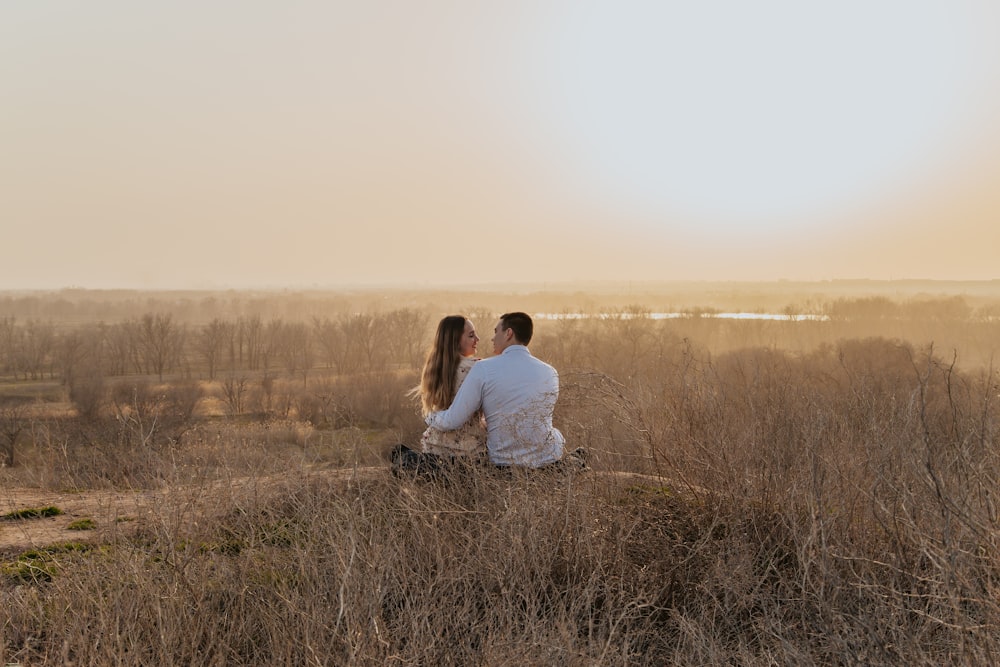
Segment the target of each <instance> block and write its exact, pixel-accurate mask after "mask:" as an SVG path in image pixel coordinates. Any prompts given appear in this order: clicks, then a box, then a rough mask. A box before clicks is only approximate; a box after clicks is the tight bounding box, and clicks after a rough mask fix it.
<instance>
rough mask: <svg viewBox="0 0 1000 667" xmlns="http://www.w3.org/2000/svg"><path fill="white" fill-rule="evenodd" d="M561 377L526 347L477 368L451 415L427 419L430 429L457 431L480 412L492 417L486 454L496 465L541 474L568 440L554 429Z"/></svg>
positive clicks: (432, 415) (434, 414) (510, 350)
mask: <svg viewBox="0 0 1000 667" xmlns="http://www.w3.org/2000/svg"><path fill="white" fill-rule="evenodd" d="M557 398H559V374H558V373H557V372H556V369H554V368H552V366H549V365H548V364H547V363H545V362H544V361H541V360H539V359H536V358H535V357H533V356H532V355H531V352H529V351H528V348H527V347H525V346H524V345H511V346H509V347H507V348H506V349H505V350H504V351H503V352H502V353H500V354H499V355H497V356H495V357H490V358H489V359H483V360H482V361H480V362H478V363H476V365H475V366H473V367H472V370H470V371H469V375H468V376H467V377H466V378H465V382H463V383H462V386H461V388H459V390H458V393H457V394H456V395H455V400H454V401H452V404H451V407H449V408H448V409H447V410H440V411H438V412H432V413H430V414H429V415H427V419H426V422H427V425H428V426H433V427H434V428H437V429H440V430H442V431H453V430H455V429H457V428H459V427H461V426H462V424H464V423H466V422H467V421H468V420H469V418H470V417H471V416H472V415H473V413H475V411H476V410H479V409H482V411H483V416H484V417H486V431H487V434H486V448H487V450H489V454H490V461H491V462H493V463H494V464H496V465H519V466H528V467H531V468H537V467H539V466H543V465H546V464H547V463H552V462H554V461H558V460H559V459H561V458H562V455H563V444H565V438H563V435H562V433H560V432H559V429H557V428H554V427H553V426H552V411H553V409H554V408H555V405H556V399H557Z"/></svg>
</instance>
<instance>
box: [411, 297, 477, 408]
mask: <svg viewBox="0 0 1000 667" xmlns="http://www.w3.org/2000/svg"><path fill="white" fill-rule="evenodd" d="M466 321H467V320H466V317H465V316H464V315H448V316H447V317H445V318H443V319H442V320H441V321H440V322H438V327H437V333H435V334H434V345H433V346H432V347H431V350H430V352H428V353H427V361H425V362H424V371H423V374H421V376H420V403H421V406H422V408H423V411H424V414H427V413H429V412H434V411H435V410H444V409H446V408H448V407H449V406H450V405H451V402H452V401H453V400H455V384H456V383H455V375H456V371H457V370H458V364H459V362H461V361H462V355H461V354H460V353H459V349H460V348H459V346H460V344H461V340H462V335H463V334H464V333H465V322H466Z"/></svg>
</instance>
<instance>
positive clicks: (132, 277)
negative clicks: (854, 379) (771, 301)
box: [0, 0, 1000, 289]
mask: <svg viewBox="0 0 1000 667" xmlns="http://www.w3.org/2000/svg"><path fill="white" fill-rule="evenodd" d="M998 121H1000V5H998V4H997V3H996V2H992V1H989V0H909V1H904V0H867V1H862V0H841V1H840V2H836V3H834V2H829V3H803V2H799V1H796V0H763V1H761V2H754V3H747V2H741V1H739V0H715V1H709V2H698V3H694V2H655V1H648V2H628V1H626V2H597V1H594V0H578V1H576V2H551V1H548V0H539V1H536V2H518V1H515V2H504V3H493V2H490V3H487V2H450V1H449V2H443V1H431V2H422V3H415V2H398V1H397V2H388V1H385V0H371V1H366V2H294V1H293V2H289V3H270V2H259V1H256V0H242V1H235V0H230V1H222V2H211V3H196V2H189V1H187V0H179V1H178V2H170V3H159V4H157V5H152V4H150V3H134V2H126V1H124V0H121V1H105V0H97V1H96V2H53V3H38V2H8V3H3V5H2V6H0V230H2V236H0V238H2V246H0V247H2V249H3V252H2V254H0V289H31V288H39V289H49V288H60V287H67V286H81V287H95V288H104V287H134V288H171V287H176V288H189V287H211V288H218V287H311V286H319V287H332V286H338V285H366V284H367V285H387V284H406V285H414V284H417V285H419V284H427V285H456V286H467V285H472V284H477V283H494V284H495V283H500V282H505V281H510V282H517V283H523V282H543V281H544V282H562V281H574V280H579V279H587V280H603V279H611V280H688V279H690V280H716V279H718V280H741V279H745V280H769V279H779V278H788V279H802V280H814V279H834V278H874V279H888V278H939V279H963V280H964V279H994V278H1000V122H998Z"/></svg>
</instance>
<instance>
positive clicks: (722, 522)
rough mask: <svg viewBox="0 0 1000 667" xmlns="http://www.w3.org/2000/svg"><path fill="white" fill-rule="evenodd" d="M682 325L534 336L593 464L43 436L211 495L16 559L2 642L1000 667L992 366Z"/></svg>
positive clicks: (568, 659)
mask: <svg viewBox="0 0 1000 667" xmlns="http://www.w3.org/2000/svg"><path fill="white" fill-rule="evenodd" d="M696 324H698V323H694V322H692V323H684V324H683V326H684V327H693V326H694V325H696ZM809 326H811V325H809ZM680 333H681V332H680V331H679V330H678V329H677V326H676V325H675V324H674V323H654V322H649V321H638V322H632V323H628V322H604V323H589V324H573V325H567V327H566V329H565V330H562V331H561V332H560V333H559V335H558V336H552V337H549V338H546V337H545V336H544V335H543V336H540V337H539V340H538V342H537V346H536V344H535V343H533V348H535V350H536V354H538V356H540V357H543V358H546V359H550V360H552V361H553V362H554V363H555V364H556V366H557V367H558V368H560V370H561V375H562V382H563V393H562V396H561V399H560V404H559V406H558V411H557V422H558V425H559V426H560V427H561V428H562V429H563V430H564V432H565V433H566V434H567V435H568V436H569V439H570V441H571V442H572V443H573V444H574V446H575V445H577V444H582V445H584V446H586V447H587V448H588V449H589V450H590V453H591V456H592V462H593V468H594V469H593V470H592V471H590V472H588V473H584V474H583V475H577V476H570V477H558V476H556V477H553V476H545V475H540V476H534V477H532V476H513V477H505V476H500V475H497V474H494V473H489V472H486V471H467V472H465V473H463V474H460V475H458V474H456V477H455V478H454V479H450V480H446V482H445V483H418V482H415V481H412V480H405V479H404V480H397V479H394V478H392V477H390V476H389V475H388V473H387V471H386V470H385V469H384V468H380V469H378V470H377V471H376V472H375V473H374V474H367V475H361V474H353V473H350V472H349V473H343V474H340V475H332V474H330V471H332V470H335V469H337V468H342V469H346V470H349V471H350V470H356V469H358V468H356V466H363V465H369V464H373V463H376V464H377V463H378V462H379V461H380V457H381V456H382V455H383V452H384V451H385V450H386V449H387V447H388V446H389V445H390V444H391V443H392V442H393V441H394V439H399V438H402V437H403V436H404V431H402V430H399V429H394V428H386V425H385V424H382V425H381V428H379V429H372V428H370V426H371V424H353V425H351V426H349V427H347V428H335V427H332V426H330V425H328V426H322V427H320V426H317V425H310V424H306V423H304V422H302V421H298V420H292V419H289V420H271V421H268V422H265V423H257V422H255V421H251V420H246V419H218V418H216V419H212V420H209V421H199V422H197V423H196V426H195V427H194V428H193V429H190V430H188V431H186V432H185V435H184V437H183V438H182V439H181V440H180V441H179V442H169V441H165V443H164V444H162V445H159V446H155V447H150V448H146V449H145V450H141V449H139V448H138V447H137V446H136V445H135V443H134V442H132V441H131V440H129V439H128V438H124V439H119V440H115V441H114V442H115V443H117V444H116V447H117V448H118V451H124V450H122V449H121V448H122V447H126V446H131V447H133V450H131V451H132V454H131V456H132V459H131V460H126V459H125V458H124V456H123V455H122V454H120V453H119V454H118V455H117V456H118V458H112V456H111V454H112V453H113V452H114V451H116V448H115V447H111V446H110V444H109V445H108V446H107V447H106V449H107V450H108V452H109V454H108V456H107V458H104V459H101V460H94V461H93V462H92V463H87V461H88V459H87V458H86V456H88V455H89V456H93V455H94V452H95V451H98V450H100V448H99V447H85V446H83V445H81V444H80V443H79V442H78V441H75V440H73V436H72V433H71V432H70V431H59V430H57V429H56V427H55V426H54V425H51V424H50V425H48V426H47V428H49V430H48V431H47V432H46V431H42V430H41V426H39V429H38V430H36V440H35V441H34V442H35V447H37V448H38V449H37V450H36V449H32V450H31V451H28V452H26V454H25V456H24V457H22V458H23V460H25V461H28V462H30V465H31V466H32V468H31V469H32V470H33V471H35V475H36V477H35V480H36V482H37V483H38V484H40V485H46V484H48V485H51V486H52V487H53V488H59V487H60V486H61V485H64V484H67V483H72V484H75V485H76V486H78V487H83V486H86V485H87V484H90V485H93V486H101V485H107V484H111V483H112V482H113V480H115V479H119V480H130V481H131V482H142V481H143V480H145V483H148V484H157V485H164V484H166V485H168V486H172V487H174V488H181V487H184V488H186V489H189V492H190V493H191V494H192V497H197V498H200V499H201V502H199V503H194V502H192V503H187V504H185V503H180V504H176V503H170V504H166V503H165V504H163V505H162V506H159V507H154V508H153V511H152V514H151V515H150V520H149V521H148V522H145V523H144V524H143V526H142V527H141V529H140V530H135V529H134V527H133V529H131V530H126V529H125V527H122V529H121V530H120V531H111V532H110V533H109V534H107V535H106V536H104V537H102V539H101V540H99V541H97V542H96V546H94V547H91V548H88V549H76V548H53V549H52V550H51V551H50V552H46V553H41V554H35V555H32V556H31V558H33V559H35V560H31V563H36V564H37V568H40V569H43V570H44V571H45V572H46V573H47V576H45V577H39V578H38V579H37V580H32V579H31V578H30V577H27V576H22V574H23V573H24V572H33V571H35V570H32V569H31V568H30V567H22V568H18V567H17V566H16V564H17V563H18V562H19V561H18V558H19V556H23V554H20V555H19V554H17V553H9V554H7V555H6V556H5V558H6V560H5V562H4V564H5V568H6V569H5V570H4V571H5V572H6V573H7V574H6V575H5V576H4V578H3V580H2V581H0V660H2V661H7V662H15V663H21V664H25V665H45V664H59V665H62V664H122V665H129V664H135V665H140V664H141V665H149V664H163V665H167V664H206V665H213V664H220V665H221V664H226V665H258V664H268V665H270V664H289V665H293V664H294V665H301V664H317V665H318V664H345V665H360V664H365V665H368V664H379V665H381V664H399V665H426V664H454V665H468V664H477V665H643V664H649V665H662V664H679V665H689V664H690V665H695V664H698V665H700V664H746V665H768V664H804V665H808V664H822V665H827V664H843V665H858V664H891V665H941V664H955V665H966V664H995V663H996V662H997V661H998V658H1000V655H998V652H1000V570H998V565H1000V551H998V546H1000V545H998V541H997V540H998V538H997V535H998V534H1000V533H998V525H997V523H998V520H1000V518H998V507H997V499H996V489H997V488H1000V485H998V482H1000V407H998V406H1000V377H998V374H997V372H996V371H995V370H993V369H991V368H989V367H984V368H982V369H968V368H966V369H960V368H959V366H958V365H957V364H955V363H954V359H953V357H952V355H951V354H950V353H948V354H939V353H937V352H936V351H935V350H934V348H932V347H931V346H929V345H928V346H915V345H912V344H910V343H905V342H901V341H899V340H896V339H890V338H884V337H873V338H857V339H844V340H841V341H838V342H836V343H824V344H818V345H816V346H814V347H812V348H809V349H806V350H801V349H800V350H796V351H794V352H793V351H789V350H786V349H783V348H780V347H777V346H773V345H763V346H759V345H758V346H755V345H749V344H748V345H746V346H743V347H733V346H728V345H726V346H719V347H710V346H707V345H706V344H704V343H702V342H701V341H699V340H698V339H697V338H692V337H685V336H681V335H680ZM684 333H690V332H689V331H685V332H684ZM716 333H717V332H716ZM723 348H725V349H723ZM380 386H384V387H391V386H392V384H391V383H388V382H386V384H384V385H380ZM320 390H321V389H319V390H318V391H320ZM384 393H385V392H384V391H383V390H382V389H378V388H377V389H376V390H372V391H371V392H370V393H369V394H366V395H367V396H369V398H368V399H366V400H368V401H371V402H372V404H371V405H368V404H365V403H355V404H354V408H353V409H355V410H363V411H368V413H370V414H372V415H376V414H378V413H379V410H381V409H387V408H386V404H385V403H384V400H385V399H384ZM355 400H357V399H355ZM390 407H391V406H390ZM392 409H398V408H392ZM114 433H115V434H117V435H116V436H115V437H119V436H120V433H119V432H117V431H115V432H114ZM46 434H47V435H46ZM46 438H48V439H47V440H46ZM96 441H97V439H96V437H95V442H96ZM109 442H110V441H109ZM43 454H44V455H43ZM140 454H141V455H142V456H139V455H140ZM143 456H144V457H145V458H142V457H143ZM60 457H62V458H61V459H60ZM60 461H62V462H61V463H60ZM140 463H142V465H139V464H140ZM26 465H28V464H26ZM109 466H110V467H114V466H118V468H119V469H118V472H117V473H116V475H117V476H115V475H111V474H110V473H108V472H107V470H106V468H107V467H109ZM123 466H124V467H123ZM127 466H132V467H131V468H128V467H127ZM620 470H628V471H632V472H634V473H641V474H636V475H631V476H628V475H622V474H613V473H612V472H611V471H620ZM132 475H134V476H135V480H132V477H131V476H132ZM344 475H346V477H345V476H344ZM236 478H240V479H241V480H243V481H242V482H241V483H240V484H235V483H228V482H226V480H235V479H236ZM220 480H222V481H223V483H222V484H220ZM206 499H207V500H209V501H210V502H208V503H205V502H203V501H204V500H206ZM56 546H57V547H58V545H56Z"/></svg>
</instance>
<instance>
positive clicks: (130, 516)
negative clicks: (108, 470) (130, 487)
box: [0, 488, 164, 553]
mask: <svg viewBox="0 0 1000 667" xmlns="http://www.w3.org/2000/svg"><path fill="white" fill-rule="evenodd" d="M163 495H164V494H163V493H162V492H154V491H138V492H122V491H88V492H81V493H60V492H58V491H41V490H38V489H23V488H13V489H11V488H5V489H3V490H0V515H4V514H8V513H10V512H16V511H19V510H26V509H38V508H43V507H49V506H54V507H57V508H59V509H60V510H62V514H59V515H57V516H51V517H42V518H33V519H14V520H4V521H0V553H3V552H10V551H24V550H27V549H32V548H37V547H44V546H47V545H51V544H58V543H61V542H78V541H89V540H92V539H95V538H96V537H97V536H98V535H100V534H101V533H102V532H103V531H104V530H106V529H108V528H109V527H111V526H115V525H118V524H119V523H121V522H126V521H130V522H131V521H140V520H141V519H142V517H143V516H145V515H146V514H148V513H149V512H150V507H152V505H153V503H156V502H157V501H158V499H161V498H162V497H163ZM82 519H91V520H92V521H93V522H94V526H95V527H94V529H93V530H70V529H69V526H70V524H72V523H73V522H75V521H80V520H82Z"/></svg>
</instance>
